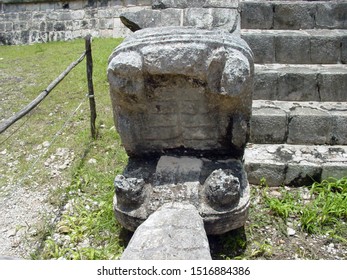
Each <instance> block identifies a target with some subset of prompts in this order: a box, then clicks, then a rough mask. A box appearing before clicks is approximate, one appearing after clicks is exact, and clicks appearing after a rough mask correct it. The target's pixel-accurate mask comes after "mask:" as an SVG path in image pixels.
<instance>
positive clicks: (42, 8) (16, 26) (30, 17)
mask: <svg viewBox="0 0 347 280" xmlns="http://www.w3.org/2000/svg"><path fill="white" fill-rule="evenodd" d="M1 1H2V2H3V3H1V12H0V45H18V44H31V43H42V42H50V41H66V40H71V39H75V38H82V37H84V36H86V35H87V34H91V35H92V36H93V37H125V36H126V35H127V34H129V33H130V32H129V30H128V29H127V28H126V27H124V26H123V24H122V23H121V21H120V18H119V16H120V14H121V13H124V12H126V11H137V10H142V9H147V8H149V7H150V5H151V1H150V0H104V1H97V0H88V1H87V0H73V1H66V2H65V1H64V2H63V1H58V0H57V1H55V2H50V1H49V0H47V1H46V2H41V3H36V2H35V1H32V2H34V3H31V1H28V2H27V1H20V0H1ZM1 1H0V2H1Z"/></svg>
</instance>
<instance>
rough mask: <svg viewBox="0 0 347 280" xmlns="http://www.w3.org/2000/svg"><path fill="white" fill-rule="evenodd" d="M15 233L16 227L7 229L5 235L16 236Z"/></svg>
mask: <svg viewBox="0 0 347 280" xmlns="http://www.w3.org/2000/svg"><path fill="white" fill-rule="evenodd" d="M16 234H17V230H16V229H11V230H9V231H8V233H7V237H13V236H16Z"/></svg>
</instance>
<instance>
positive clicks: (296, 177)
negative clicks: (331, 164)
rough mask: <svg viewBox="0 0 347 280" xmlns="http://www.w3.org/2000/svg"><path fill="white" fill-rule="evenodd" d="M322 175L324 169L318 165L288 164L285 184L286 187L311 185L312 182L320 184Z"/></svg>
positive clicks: (308, 163) (307, 163) (309, 163)
mask: <svg viewBox="0 0 347 280" xmlns="http://www.w3.org/2000/svg"><path fill="white" fill-rule="evenodd" d="M321 173H322V168H321V166H320V165H319V164H316V163H311V162H306V163H305V164H303V163H302V162H300V163H288V164H287V168H286V174H285V180H284V184H285V185H286V186H304V185H309V184H311V183H312V181H317V182H319V181H320V179H321Z"/></svg>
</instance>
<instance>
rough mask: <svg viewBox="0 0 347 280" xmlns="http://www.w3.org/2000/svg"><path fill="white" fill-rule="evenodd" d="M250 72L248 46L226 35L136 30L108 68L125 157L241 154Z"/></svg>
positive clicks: (190, 30)
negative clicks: (186, 152)
mask: <svg viewBox="0 0 347 280" xmlns="http://www.w3.org/2000/svg"><path fill="white" fill-rule="evenodd" d="M164 43H165V44H164ZM253 71H254V69H253V63H252V53H251V51H250V49H249V48H248V46H247V44H246V43H245V42H244V41H243V40H242V39H241V38H240V37H238V36H234V35H230V34H229V33H227V32H211V31H206V30H200V29H195V28H174V27H169V28H153V29H146V30H140V31H137V32H135V33H134V34H133V36H131V37H129V38H127V39H126V40H125V41H124V42H123V43H122V44H121V45H120V46H119V47H118V48H116V49H115V51H114V52H113V54H112V55H111V57H110V60H109V67H108V77H109V82H110V92H111V99H112V104H113V109H114V116H115V121H116V123H117V129H118V131H119V133H120V135H121V138H122V141H123V144H124V147H125V149H126V151H127V152H128V154H129V155H144V154H151V153H155V154H162V153H164V152H165V150H170V149H183V150H191V151H201V152H203V153H204V152H207V151H215V152H217V153H222V154H229V155H231V154H234V155H235V156H236V157H238V156H240V155H242V153H243V149H244V147H245V144H246V142H247V140H248V134H249V119H250V114H251V103H252V87H253V79H252V77H253ZM153 114H155V115H156V116H155V117H153Z"/></svg>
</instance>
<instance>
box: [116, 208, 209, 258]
mask: <svg viewBox="0 0 347 280" xmlns="http://www.w3.org/2000/svg"><path fill="white" fill-rule="evenodd" d="M121 259H122V260H210V259H211V255H210V248H209V243H208V240H207V236H206V232H205V230H204V223H203V220H202V218H201V217H200V215H199V212H198V211H197V209H196V208H195V207H194V206H192V205H190V204H183V203H177V202H176V203H168V204H164V205H163V206H162V207H161V208H159V209H158V210H157V211H156V212H154V213H153V214H152V215H150V216H149V217H148V219H147V220H146V221H145V222H144V223H143V224H141V225H140V226H139V227H138V228H137V230H136V231H135V233H134V235H133V237H132V238H131V240H130V242H129V244H128V247H127V248H126V249H125V251H124V253H123V255H122V257H121Z"/></svg>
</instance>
